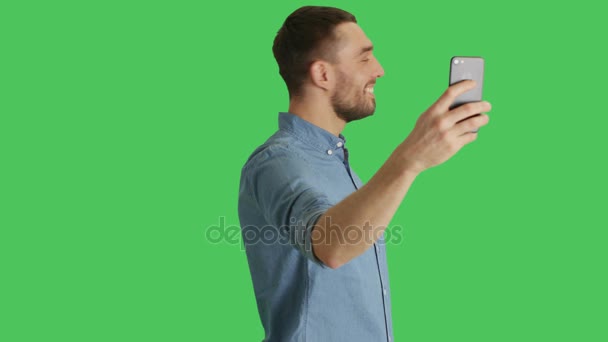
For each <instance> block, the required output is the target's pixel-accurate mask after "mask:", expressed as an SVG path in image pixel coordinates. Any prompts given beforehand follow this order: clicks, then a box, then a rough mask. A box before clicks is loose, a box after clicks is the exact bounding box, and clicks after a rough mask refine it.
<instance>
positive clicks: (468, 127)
mask: <svg viewBox="0 0 608 342" xmlns="http://www.w3.org/2000/svg"><path fill="white" fill-rule="evenodd" d="M489 121H490V117H489V116H487V115H486V114H480V115H476V116H472V117H470V118H467V119H464V120H462V121H461V122H459V123H458V124H456V125H455V126H454V130H453V132H454V134H456V135H458V136H461V135H467V134H469V133H470V132H472V131H476V130H477V129H479V127H482V126H485V125H487V124H488V122H489Z"/></svg>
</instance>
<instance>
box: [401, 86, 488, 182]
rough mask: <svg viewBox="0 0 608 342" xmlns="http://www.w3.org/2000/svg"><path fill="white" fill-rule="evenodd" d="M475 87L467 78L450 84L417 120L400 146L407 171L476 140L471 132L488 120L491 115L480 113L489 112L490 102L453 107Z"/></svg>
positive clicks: (428, 164) (425, 166) (442, 159)
mask: <svg viewBox="0 0 608 342" xmlns="http://www.w3.org/2000/svg"><path fill="white" fill-rule="evenodd" d="M474 87H475V81H472V80H466V81H462V82H459V83H456V84H454V85H452V86H450V87H449V88H448V89H447V90H446V91H445V92H444V93H443V95H441V97H440V98H439V99H438V100H437V102H435V103H434V104H433V105H432V106H431V107H430V108H429V109H427V110H426V111H425V112H424V113H422V115H420V117H419V118H418V121H417V122H416V126H415V127H414V130H412V132H411V133H410V135H409V136H408V137H407V138H406V139H405V141H404V142H403V143H401V145H399V147H398V149H399V150H400V151H399V153H400V154H401V155H402V156H403V158H404V160H405V162H406V163H407V167H406V168H407V169H408V171H410V172H412V173H414V174H418V173H420V172H422V171H424V170H426V169H428V168H430V167H433V166H436V165H439V164H441V163H443V162H445V161H446V160H448V159H449V158H450V157H452V156H453V155H454V154H456V152H458V151H459V150H460V149H461V148H462V147H463V146H464V145H466V144H468V143H470V142H472V141H474V140H475V139H476V138H477V133H472V131H474V130H476V129H478V128H479V127H481V126H484V125H486V124H487V123H488V120H489V118H488V116H487V115H485V114H481V115H477V116H476V114H479V113H484V112H487V111H489V110H490V109H491V108H492V106H491V105H490V103H489V102H485V101H484V102H472V103H467V104H464V105H462V106H459V107H457V108H454V109H452V110H449V107H450V105H451V104H452V103H453V102H454V100H455V99H456V97H458V96H460V95H461V94H464V93H466V92H467V91H469V90H471V89H473V88H474Z"/></svg>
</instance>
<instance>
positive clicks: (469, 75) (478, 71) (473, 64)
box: [450, 56, 485, 133]
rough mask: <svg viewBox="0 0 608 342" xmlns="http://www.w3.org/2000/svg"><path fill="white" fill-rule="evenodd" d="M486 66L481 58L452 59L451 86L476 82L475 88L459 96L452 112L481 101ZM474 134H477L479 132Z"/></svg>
mask: <svg viewBox="0 0 608 342" xmlns="http://www.w3.org/2000/svg"><path fill="white" fill-rule="evenodd" d="M484 64H485V63H484V59H483V58H481V57H461V56H454V57H452V59H451V60H450V85H452V84H454V83H458V82H460V81H462V80H475V82H476V85H475V88H473V89H471V90H469V91H467V92H466V93H464V94H462V95H460V96H458V97H457V98H456V100H454V102H453V103H452V105H451V106H450V110H451V109H454V108H456V107H458V106H460V105H463V104H465V103H469V102H478V101H481V96H482V90H483V71H484ZM473 116H474V115H473ZM467 119H468V118H467ZM465 120H466V119H465ZM473 132H475V133H476V132H477V130H475V131H473Z"/></svg>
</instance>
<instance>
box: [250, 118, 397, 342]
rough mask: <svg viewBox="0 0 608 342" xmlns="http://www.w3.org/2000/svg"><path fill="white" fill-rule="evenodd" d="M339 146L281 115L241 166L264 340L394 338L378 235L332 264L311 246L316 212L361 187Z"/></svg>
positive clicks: (323, 134)
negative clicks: (349, 256)
mask: <svg viewBox="0 0 608 342" xmlns="http://www.w3.org/2000/svg"><path fill="white" fill-rule="evenodd" d="M344 144H345V140H344V137H343V136H342V135H340V136H339V137H336V136H335V135H333V134H331V133H329V132H327V131H325V130H323V129H321V128H319V127H317V126H315V125H313V124H311V123H309V122H307V121H305V120H303V119H301V118H299V117H298V116H296V115H293V114H290V113H279V130H278V131H277V132H276V133H275V134H274V135H272V136H271V137H270V138H269V139H268V140H267V141H266V142H265V143H264V144H263V145H262V146H260V147H259V148H257V149H256V150H255V151H254V152H253V154H252V155H251V156H250V157H249V159H248V160H247V162H246V164H245V166H244V167H243V169H242V174H241V183H240V192H239V218H240V222H241V228H242V236H243V243H244V246H245V250H246V254H247V259H248V263H249V269H250V271H251V277H252V280H253V287H254V292H255V296H256V300H257V305H258V311H259V314H260V318H261V321H262V325H263V326H264V330H265V335H266V336H265V338H264V341H272V342H274V341H277V342H278V341H302V342H304V341H307V342H325V341H331V342H340V341H344V342H358V341H366V342H369V341H391V340H392V334H393V332H392V322H391V306H390V291H389V279H388V269H387V263H386V251H385V244H384V240H383V238H381V239H379V240H378V241H377V242H376V243H375V245H374V248H370V249H368V250H367V251H366V252H365V253H363V254H362V255H360V256H359V257H357V258H355V259H353V260H351V261H350V262H349V263H347V264H345V265H343V266H342V267H339V268H337V269H331V268H329V267H327V266H325V265H324V264H323V263H322V262H321V261H320V260H319V259H317V258H316V257H315V255H314V254H313V252H312V247H311V239H310V234H311V231H312V228H313V225H314V224H315V223H316V221H317V219H318V218H319V216H321V215H322V214H323V213H324V212H325V211H326V210H327V209H329V208H330V207H332V206H333V205H335V204H337V203H338V202H340V201H341V200H342V199H344V198H345V197H346V196H348V195H349V194H351V193H352V192H354V191H356V190H357V189H358V188H360V187H361V186H362V183H361V180H360V179H359V177H358V176H357V175H356V174H355V173H354V172H353V171H352V170H351V169H350V167H349V165H348V151H346V150H345V146H344ZM345 152H346V153H345Z"/></svg>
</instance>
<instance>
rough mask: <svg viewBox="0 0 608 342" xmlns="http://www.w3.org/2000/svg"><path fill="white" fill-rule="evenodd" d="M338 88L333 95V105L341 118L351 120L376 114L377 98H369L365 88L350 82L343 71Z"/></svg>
mask: <svg viewBox="0 0 608 342" xmlns="http://www.w3.org/2000/svg"><path fill="white" fill-rule="evenodd" d="M337 89H338V90H337V91H336V92H335V93H334V94H333V95H332V96H331V105H332V107H333V109H334V112H335V113H336V114H337V115H338V117H339V118H340V119H342V120H344V121H346V122H351V121H355V120H360V119H363V118H366V117H368V116H370V115H372V114H374V111H375V110H376V99H375V98H373V97H372V98H368V95H367V94H366V93H364V91H363V89H358V88H357V87H356V86H355V85H354V84H353V83H352V82H349V81H348V79H347V76H346V74H344V73H342V72H340V73H339V74H338V80H337Z"/></svg>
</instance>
